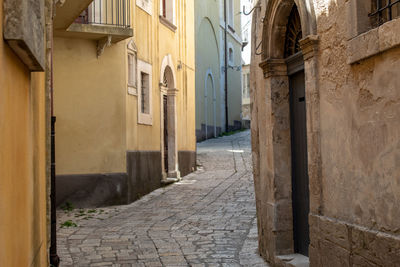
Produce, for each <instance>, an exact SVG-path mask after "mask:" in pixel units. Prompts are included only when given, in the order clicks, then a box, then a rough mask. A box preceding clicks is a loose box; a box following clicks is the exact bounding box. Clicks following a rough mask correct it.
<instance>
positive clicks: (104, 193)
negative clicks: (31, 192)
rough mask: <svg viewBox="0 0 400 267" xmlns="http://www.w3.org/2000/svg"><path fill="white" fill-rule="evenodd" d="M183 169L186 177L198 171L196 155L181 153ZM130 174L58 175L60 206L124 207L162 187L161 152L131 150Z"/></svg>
mask: <svg viewBox="0 0 400 267" xmlns="http://www.w3.org/2000/svg"><path fill="white" fill-rule="evenodd" d="M178 153H179V154H178V157H179V169H180V172H181V176H185V175H187V174H189V173H191V172H192V171H194V170H195V169H196V152H195V151H179V152H178ZM126 159H127V172H126V173H109V174H77V175H57V180H56V181H57V185H56V197H57V200H56V205H57V206H61V205H63V204H65V203H66V202H70V203H72V205H73V206H74V207H76V208H88V207H104V206H111V205H124V204H128V203H131V202H133V201H135V200H137V199H139V198H140V197H142V196H144V195H146V194H148V193H150V192H152V191H154V190H156V189H158V188H160V187H161V186H162V184H161V179H162V169H161V152H160V151H128V152H127V156H126Z"/></svg>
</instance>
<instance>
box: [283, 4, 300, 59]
mask: <svg viewBox="0 0 400 267" xmlns="http://www.w3.org/2000/svg"><path fill="white" fill-rule="evenodd" d="M301 38H303V34H302V32H301V24H300V16H299V12H298V11H297V7H296V5H294V6H293V9H292V11H291V12H290V15H289V21H288V24H287V26H286V37H285V57H289V56H291V55H294V54H296V53H298V52H300V50H301V49H300V40H301Z"/></svg>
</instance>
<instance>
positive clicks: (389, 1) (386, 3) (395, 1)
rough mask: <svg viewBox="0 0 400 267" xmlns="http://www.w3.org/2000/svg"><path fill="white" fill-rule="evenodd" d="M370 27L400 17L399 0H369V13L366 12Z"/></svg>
mask: <svg viewBox="0 0 400 267" xmlns="http://www.w3.org/2000/svg"><path fill="white" fill-rule="evenodd" d="M368 16H369V17H370V21H371V26H372V27H379V26H380V25H382V24H383V23H385V22H388V21H390V20H392V19H395V18H397V17H400V0H371V13H370V14H368Z"/></svg>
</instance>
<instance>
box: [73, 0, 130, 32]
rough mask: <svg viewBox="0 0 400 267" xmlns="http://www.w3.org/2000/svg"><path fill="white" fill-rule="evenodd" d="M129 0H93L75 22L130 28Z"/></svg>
mask: <svg viewBox="0 0 400 267" xmlns="http://www.w3.org/2000/svg"><path fill="white" fill-rule="evenodd" d="M130 2H131V1H130V0H94V1H93V2H92V3H91V4H90V6H89V7H88V8H87V9H86V10H84V11H83V12H82V13H81V15H80V16H79V17H78V18H77V19H76V20H75V23H80V24H92V25H106V26H114V27H123V28H130V24H131V16H130V10H131V6H130V5H131V4H130Z"/></svg>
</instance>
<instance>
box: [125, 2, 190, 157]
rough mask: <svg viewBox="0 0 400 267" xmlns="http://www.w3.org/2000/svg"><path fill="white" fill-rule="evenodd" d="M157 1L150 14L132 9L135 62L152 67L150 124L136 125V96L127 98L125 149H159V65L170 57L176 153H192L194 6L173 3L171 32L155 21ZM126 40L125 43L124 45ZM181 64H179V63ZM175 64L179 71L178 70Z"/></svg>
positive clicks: (188, 3) (157, 12) (184, 3)
mask: <svg viewBox="0 0 400 267" xmlns="http://www.w3.org/2000/svg"><path fill="white" fill-rule="evenodd" d="M159 4H160V2H159V1H157V0H154V1H153V8H152V15H150V14H148V13H147V12H145V11H144V10H142V9H141V8H140V7H138V6H136V5H134V7H133V12H132V16H133V20H132V21H133V22H134V23H133V28H134V35H135V36H134V37H133V40H134V41H135V44H136V46H137V50H138V53H137V55H138V60H142V61H145V62H147V63H149V64H151V65H152V75H153V81H152V103H153V110H152V112H153V124H152V125H151V126H149V125H142V124H138V123H137V118H138V109H137V99H138V97H137V96H133V95H128V96H127V104H126V109H127V149H128V150H150V151H159V150H160V149H161V147H160V144H161V125H160V123H161V109H160V106H161V94H160V86H159V83H160V75H161V64H162V61H163V59H164V57H165V56H167V55H171V57H172V61H173V65H174V73H175V75H176V76H175V78H176V83H177V84H176V85H175V87H176V89H178V92H177V96H176V103H177V105H176V108H177V109H176V113H177V131H178V134H177V142H178V150H190V151H195V149H196V142H195V100H194V97H195V89H194V86H195V74H194V4H193V1H186V0H176V2H175V14H176V18H175V25H176V26H177V29H176V31H175V32H174V31H172V30H171V29H169V28H168V27H166V26H165V25H163V24H162V23H160V19H159V10H160V5H159ZM128 41H129V40H127V41H126V42H128ZM180 62H181V64H179V63H180ZM178 65H181V66H182V68H180V69H178Z"/></svg>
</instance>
